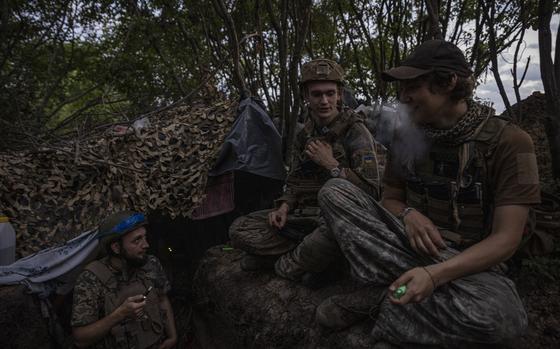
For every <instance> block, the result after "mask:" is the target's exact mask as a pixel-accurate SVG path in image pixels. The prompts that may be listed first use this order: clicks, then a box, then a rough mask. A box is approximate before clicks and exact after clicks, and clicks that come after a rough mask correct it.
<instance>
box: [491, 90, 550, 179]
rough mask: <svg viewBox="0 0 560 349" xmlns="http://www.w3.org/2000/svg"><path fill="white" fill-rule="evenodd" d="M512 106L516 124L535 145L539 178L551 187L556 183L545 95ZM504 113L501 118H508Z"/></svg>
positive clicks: (536, 94) (540, 94)
mask: <svg viewBox="0 0 560 349" xmlns="http://www.w3.org/2000/svg"><path fill="white" fill-rule="evenodd" d="M520 104H521V105H519V104H515V105H513V106H512V111H513V115H514V122H515V123H516V124H517V125H519V127H521V128H522V129H524V130H525V131H526V132H527V133H528V134H529V136H531V139H532V140H533V144H534V145H535V152H536V154H537V163H538V165H539V176H540V179H541V183H542V184H543V185H544V186H545V187H549V186H551V185H552V183H554V180H553V176H552V165H551V158H550V146H549V143H548V138H547V136H546V126H545V115H546V113H545V107H546V98H545V95H544V94H542V93H540V92H538V91H536V92H533V94H532V95H530V96H529V97H527V98H526V99H524V100H523V101H521V103H520ZM506 115H507V111H504V112H503V113H502V115H501V116H506Z"/></svg>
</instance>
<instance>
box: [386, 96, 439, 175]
mask: <svg viewBox="0 0 560 349" xmlns="http://www.w3.org/2000/svg"><path fill="white" fill-rule="evenodd" d="M379 118H380V119H379V122H378V126H380V127H379V129H378V132H377V133H378V135H380V133H381V134H385V135H391V139H392V141H391V144H390V146H389V150H390V154H391V163H392V165H393V171H394V173H395V174H397V175H399V176H403V177H406V176H408V175H410V174H412V173H413V169H414V164H415V163H416V162H417V161H418V160H420V159H422V158H423V157H424V156H425V154H426V151H427V150H428V145H429V141H428V139H427V138H426V136H425V134H424V131H423V130H422V128H420V127H419V126H418V125H416V124H415V123H414V122H413V121H412V119H411V117H410V109H409V107H408V106H407V105H404V104H400V103H399V104H397V105H396V106H392V107H387V106H384V107H382V108H381V113H380V115H379ZM382 137H385V136H382Z"/></svg>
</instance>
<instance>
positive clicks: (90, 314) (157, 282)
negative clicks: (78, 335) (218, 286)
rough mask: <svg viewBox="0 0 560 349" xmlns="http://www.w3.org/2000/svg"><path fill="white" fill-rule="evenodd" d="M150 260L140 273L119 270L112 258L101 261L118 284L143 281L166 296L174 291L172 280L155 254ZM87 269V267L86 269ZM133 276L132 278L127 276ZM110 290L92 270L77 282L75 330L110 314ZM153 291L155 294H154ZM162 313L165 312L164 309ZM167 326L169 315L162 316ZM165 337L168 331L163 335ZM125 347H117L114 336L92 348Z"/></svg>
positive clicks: (109, 335) (161, 314)
mask: <svg viewBox="0 0 560 349" xmlns="http://www.w3.org/2000/svg"><path fill="white" fill-rule="evenodd" d="M147 258H148V261H147V262H146V264H145V265H144V266H142V267H141V268H138V269H137V270H134V271H133V270H130V269H129V270H127V271H125V272H121V271H117V270H115V269H114V268H113V267H112V266H111V265H110V263H109V257H105V258H102V259H101V260H99V261H100V262H101V263H102V264H103V265H104V266H106V267H107V268H108V269H109V270H111V271H113V273H114V274H113V275H114V277H115V278H116V282H117V285H120V284H122V283H123V282H125V281H126V282H128V283H130V282H132V281H135V280H137V281H140V283H142V284H144V285H146V284H148V283H149V284H153V285H154V291H155V292H156V294H157V295H158V296H160V295H165V294H167V292H168V291H169V290H170V289H171V286H170V284H169V281H168V280H167V277H166V276H165V272H164V270H163V268H162V266H161V264H160V262H159V260H158V259H157V258H156V257H155V256H152V255H147ZM86 268H87V267H86ZM127 272H128V273H130V275H128V276H127V275H126V274H127ZM108 291H109V290H108V289H107V285H105V284H104V283H103V282H102V281H101V280H100V279H99V278H98V277H97V276H96V275H95V274H94V273H93V272H91V271H90V270H87V269H86V270H84V271H83V272H82V273H81V274H80V276H79V277H78V280H77V282H76V286H75V288H74V300H73V306H72V318H71V326H72V327H81V326H86V325H89V324H91V323H94V322H96V321H98V320H100V319H101V318H103V317H104V316H106V315H107V314H105V304H104V303H105V299H106V298H105V296H106V294H107V292H108ZM154 291H152V292H154ZM160 312H161V310H160ZM160 316H161V317H162V320H163V323H165V321H166V318H165V314H163V313H160ZM164 334H165V329H164V330H163V332H162V339H163V335H164ZM157 346H158V344H156V345H152V346H151V347H153V348H157ZM121 347H122V346H119V345H117V343H116V340H115V337H113V335H111V334H110V333H109V334H108V335H107V336H106V337H105V338H104V339H102V340H100V341H99V342H97V343H95V344H94V345H93V346H91V348H94V349H114V348H121ZM133 347H134V346H133V345H132V344H131V345H129V346H125V348H133Z"/></svg>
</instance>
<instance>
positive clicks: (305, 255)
mask: <svg viewBox="0 0 560 349" xmlns="http://www.w3.org/2000/svg"><path fill="white" fill-rule="evenodd" d="M312 140H322V141H325V142H327V143H329V144H330V145H331V146H332V149H333V155H334V157H335V158H336V160H337V161H338V162H339V163H340V165H339V167H340V168H344V171H345V174H346V179H345V180H347V181H349V182H352V183H354V184H355V185H356V186H358V187H360V188H362V189H363V190H364V191H365V192H367V193H368V194H369V195H372V196H373V197H376V198H377V197H378V188H379V174H378V169H377V159H376V153H375V150H374V143H373V138H372V136H371V134H370V133H369V131H368V130H367V128H366V127H365V125H364V124H363V122H362V120H361V118H360V117H359V116H358V115H357V114H355V113H354V112H353V111H351V110H350V109H343V110H342V111H341V112H340V113H339V115H338V116H337V117H336V118H335V119H334V120H333V121H332V122H331V124H330V125H328V126H326V127H323V128H319V127H318V126H317V125H315V122H314V121H313V120H312V118H310V119H309V120H308V122H307V123H306V125H305V127H304V128H303V130H302V131H301V132H300V133H298V135H297V138H296V142H295V145H294V151H295V154H297V156H296V157H295V159H294V161H293V165H292V170H291V172H290V174H289V175H288V178H287V180H286V190H285V193H284V195H283V196H282V197H280V198H279V199H278V200H276V205H277V206H280V205H281V204H282V203H283V202H285V203H287V204H288V206H289V208H290V213H289V214H288V219H287V223H286V225H285V227H284V228H283V229H281V230H280V231H278V230H277V229H275V228H272V227H270V226H269V224H268V213H269V212H270V210H265V211H257V212H254V213H251V214H249V215H247V216H244V217H240V218H238V219H237V220H236V221H235V222H234V223H233V224H232V225H231V227H230V237H231V242H232V244H233V246H234V247H236V248H240V249H242V250H245V251H247V252H248V253H251V254H255V255H262V256H279V255H282V257H281V258H280V259H279V260H278V261H277V262H276V266H275V269H276V272H277V273H278V274H279V275H281V276H283V277H287V278H291V279H297V278H299V276H301V274H303V273H304V272H306V271H312V272H319V271H322V270H324V269H325V267H326V266H328V264H329V262H331V261H333V259H334V258H336V257H337V256H339V249H338V247H337V245H336V242H335V241H334V239H333V238H332V235H330V233H329V231H328V230H327V229H326V228H325V225H324V222H323V220H322V219H321V218H320V214H319V213H320V210H319V208H318V204H317V193H318V191H319V189H320V188H321V186H322V185H323V184H324V183H325V182H326V181H327V180H328V179H330V178H331V176H330V173H329V171H327V170H326V169H324V168H322V167H320V166H319V165H317V164H315V163H314V162H313V161H311V160H310V159H309V158H308V157H307V156H306V155H305V153H304V150H305V147H306V145H307V144H308V143H309V142H310V141H312ZM301 240H303V241H301Z"/></svg>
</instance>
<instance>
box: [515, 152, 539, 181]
mask: <svg viewBox="0 0 560 349" xmlns="http://www.w3.org/2000/svg"><path fill="white" fill-rule="evenodd" d="M517 181H518V183H519V184H539V168H538V166H537V156H536V155H535V154H533V153H521V154H517Z"/></svg>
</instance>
